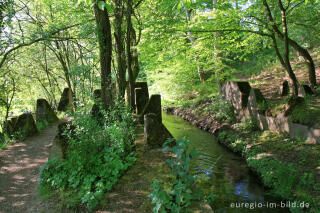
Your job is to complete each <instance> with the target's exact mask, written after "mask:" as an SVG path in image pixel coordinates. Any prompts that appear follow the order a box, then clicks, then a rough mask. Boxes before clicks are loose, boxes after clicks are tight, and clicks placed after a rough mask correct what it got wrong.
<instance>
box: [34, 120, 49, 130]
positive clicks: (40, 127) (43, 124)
mask: <svg viewBox="0 0 320 213" xmlns="http://www.w3.org/2000/svg"><path fill="white" fill-rule="evenodd" d="M36 125H37V129H38V130H39V131H40V130H43V129H44V128H46V127H47V126H49V123H48V121H47V120H43V121H41V122H37V123H36Z"/></svg>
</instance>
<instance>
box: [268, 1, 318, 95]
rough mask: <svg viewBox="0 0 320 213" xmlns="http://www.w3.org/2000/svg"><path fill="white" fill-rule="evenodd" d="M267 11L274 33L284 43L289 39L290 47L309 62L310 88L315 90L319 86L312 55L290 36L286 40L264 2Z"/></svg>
mask: <svg viewBox="0 0 320 213" xmlns="http://www.w3.org/2000/svg"><path fill="white" fill-rule="evenodd" d="M262 2H263V5H264V8H265V11H266V13H267V17H268V19H269V21H270V23H271V26H272V30H273V31H274V33H275V34H276V35H277V36H278V37H279V38H280V39H281V40H282V41H284V40H285V39H287V41H288V44H289V45H290V46H292V47H293V48H294V49H295V50H296V51H298V52H299V53H300V54H301V56H302V57H303V58H304V59H305V60H306V61H307V64H308V71H309V83H310V87H311V88H312V89H314V86H316V85H317V80H316V71H315V65H314V61H313V59H312V57H311V55H310V54H309V52H308V50H306V49H304V48H303V47H301V46H300V45H299V44H298V43H297V42H296V41H294V40H292V39H290V38H289V37H288V36H287V38H285V37H286V36H285V35H284V34H283V33H282V32H281V31H280V30H279V29H278V27H277V26H276V24H275V21H274V19H273V17H272V14H271V10H270V7H269V5H268V3H267V1H266V0H262Z"/></svg>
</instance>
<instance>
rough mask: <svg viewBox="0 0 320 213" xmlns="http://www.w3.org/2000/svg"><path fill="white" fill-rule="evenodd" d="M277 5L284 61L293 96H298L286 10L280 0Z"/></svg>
mask: <svg viewBox="0 0 320 213" xmlns="http://www.w3.org/2000/svg"><path fill="white" fill-rule="evenodd" d="M278 6H279V8H280V11H281V21H282V29H283V34H284V63H285V65H286V67H287V71H288V74H289V76H290V78H291V80H292V84H293V96H294V97H298V81H297V78H296V75H295V74H294V72H293V70H292V67H291V64H290V59H289V54H290V51H289V38H288V28H287V18H286V10H285V9H284V7H283V5H282V2H281V0H278Z"/></svg>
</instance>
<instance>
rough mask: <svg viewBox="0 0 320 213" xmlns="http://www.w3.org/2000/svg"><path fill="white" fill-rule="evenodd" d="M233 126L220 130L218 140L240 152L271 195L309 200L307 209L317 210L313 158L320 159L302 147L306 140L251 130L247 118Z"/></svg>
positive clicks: (313, 152)
mask: <svg viewBox="0 0 320 213" xmlns="http://www.w3.org/2000/svg"><path fill="white" fill-rule="evenodd" d="M233 127H234V129H233V130H227V131H222V132H221V133H219V136H218V138H219V141H220V142H221V143H223V144H225V145H226V146H227V147H229V148H230V149H231V150H233V151H234V152H238V153H240V154H242V156H244V157H245V159H246V161H247V164H248V166H249V167H251V168H252V169H253V170H254V171H256V172H257V173H258V174H259V175H260V176H261V177H262V180H263V183H264V185H265V186H267V187H269V188H270V189H271V192H272V193H273V194H275V195H277V196H280V197H281V198H283V199H286V200H291V201H297V202H298V203H299V202H301V201H304V202H308V203H309V204H310V206H311V207H312V208H311V209H309V210H310V212H313V213H315V212H318V211H319V208H320V206H319V203H317V202H318V201H319V200H320V196H319V193H317V192H318V191H319V186H320V184H319V181H316V178H315V173H314V168H315V167H317V165H318V164H317V163H314V161H315V159H319V158H320V155H319V153H318V152H317V151H312V149H308V147H304V146H303V144H304V143H305V141H299V140H297V139H293V138H288V137H287V136H283V135H280V134H278V133H273V132H270V131H264V132H262V131H254V130H252V127H253V126H252V124H251V122H250V121H246V122H242V123H241V124H237V125H233ZM291 155H294V156H291ZM290 156H291V157H290ZM291 158H292V159H291ZM295 212H302V210H301V209H295Z"/></svg>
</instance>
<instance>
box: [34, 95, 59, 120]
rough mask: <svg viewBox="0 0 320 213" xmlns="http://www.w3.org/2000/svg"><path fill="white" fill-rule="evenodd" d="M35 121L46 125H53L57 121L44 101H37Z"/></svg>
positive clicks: (54, 114) (52, 111)
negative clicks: (46, 123)
mask: <svg viewBox="0 0 320 213" xmlns="http://www.w3.org/2000/svg"><path fill="white" fill-rule="evenodd" d="M36 121H37V122H48V123H55V122H57V121H59V119H58V117H57V115H56V113H55V112H54V110H53V109H52V108H51V106H50V104H49V103H48V102H47V101H46V100H45V99H38V100H37V106H36Z"/></svg>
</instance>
